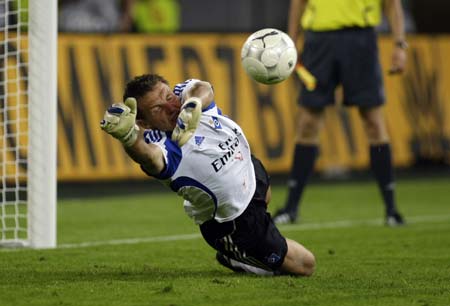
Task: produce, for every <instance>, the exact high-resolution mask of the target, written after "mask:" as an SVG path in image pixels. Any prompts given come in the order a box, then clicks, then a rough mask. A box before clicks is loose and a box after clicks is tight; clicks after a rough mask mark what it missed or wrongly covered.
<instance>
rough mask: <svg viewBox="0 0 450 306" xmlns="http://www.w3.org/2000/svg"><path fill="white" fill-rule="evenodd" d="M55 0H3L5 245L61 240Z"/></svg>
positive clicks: (1, 226) (0, 225) (0, 168)
mask: <svg viewBox="0 0 450 306" xmlns="http://www.w3.org/2000/svg"><path fill="white" fill-rule="evenodd" d="M56 2H57V1H55V0H39V1H36V0H0V36H1V38H2V41H1V45H0V176H1V181H0V201H1V204H0V247H2V246H28V247H35V248H50V247H55V246H56V116H57V110H56V58H57V48H56V46H57V27H56V24H57V22H56Z"/></svg>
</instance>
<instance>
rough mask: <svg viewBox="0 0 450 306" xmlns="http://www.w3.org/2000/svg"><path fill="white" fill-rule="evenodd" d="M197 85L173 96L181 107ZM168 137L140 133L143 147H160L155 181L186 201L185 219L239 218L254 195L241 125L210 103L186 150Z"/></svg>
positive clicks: (182, 87)
mask: <svg viewBox="0 0 450 306" xmlns="http://www.w3.org/2000/svg"><path fill="white" fill-rule="evenodd" d="M196 81H197V80H188V81H186V82H184V83H182V84H178V85H177V86H175V88H174V93H175V94H176V95H178V96H180V97H181V99H182V101H183V100H184V94H183V93H184V92H185V91H186V90H189V88H190V87H191V86H192V85H193V84H194V83H195V82H196ZM170 136H171V133H165V132H161V131H159V130H146V131H145V132H144V137H145V141H146V142H147V143H153V144H156V145H158V146H159V147H160V148H161V149H162V151H163V153H164V157H165V161H166V168H165V169H164V170H163V171H162V172H161V173H160V174H159V175H155V177H156V178H157V179H160V180H162V181H163V182H164V183H165V184H167V185H168V186H169V187H170V188H171V189H172V190H173V191H175V192H177V193H178V195H180V196H182V197H183V198H184V199H185V201H184V209H185V211H186V213H187V214H188V215H189V216H190V217H191V218H193V219H194V220H195V222H196V223H197V224H202V223H203V222H205V221H207V220H210V219H212V218H214V219H216V220H217V221H218V222H226V221H230V220H233V219H235V218H237V217H238V216H239V215H241V214H242V212H243V211H244V210H245V209H246V208H247V206H248V204H249V203H250V200H251V199H252V197H253V194H254V193H255V189H256V179H255V171H254V168H253V163H252V160H251V155H250V148H249V144H248V142H247V139H246V138H245V135H244V133H243V132H242V130H241V128H240V127H239V125H238V124H237V123H235V122H234V121H233V120H231V119H229V118H227V117H225V116H223V115H222V112H221V111H220V110H219V109H218V108H217V106H216V104H215V102H212V103H211V105H210V106H209V107H208V108H207V109H204V110H203V112H202V116H201V119H200V123H199V125H198V127H197V129H196V131H195V134H194V136H193V137H192V138H191V139H190V140H189V141H188V142H187V143H186V144H185V145H183V146H182V147H181V148H180V147H178V146H177V144H176V143H175V142H173V141H172V140H171V139H170Z"/></svg>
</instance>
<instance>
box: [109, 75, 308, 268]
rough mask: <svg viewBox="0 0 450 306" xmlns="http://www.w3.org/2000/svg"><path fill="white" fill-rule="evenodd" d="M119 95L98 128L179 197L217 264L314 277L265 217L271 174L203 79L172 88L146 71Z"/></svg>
mask: <svg viewBox="0 0 450 306" xmlns="http://www.w3.org/2000/svg"><path fill="white" fill-rule="evenodd" d="M123 98H124V101H125V102H124V104H122V103H118V104H113V105H112V106H111V107H110V108H108V110H107V111H106V112H105V116H104V119H103V120H102V122H101V127H102V129H103V130H104V131H106V132H107V133H109V134H111V135H112V136H113V137H115V138H117V139H118V140H120V141H121V142H122V145H123V146H124V148H125V150H126V152H127V153H128V155H129V156H130V157H131V158H132V159H133V160H134V161H136V162H137V163H139V164H140V166H141V168H142V170H143V171H144V172H145V173H147V174H148V175H149V176H153V177H155V178H156V179H158V180H161V181H162V182H163V183H164V184H165V185H167V186H168V187H169V188H171V189H172V190H173V191H174V192H176V193H177V194H178V195H180V196H182V197H183V198H184V209H185V212H186V213H187V214H188V215H189V216H190V217H191V218H193V219H194V221H195V223H197V224H198V225H199V226H200V231H201V233H202V235H203V237H204V239H205V240H206V242H207V243H208V244H209V245H210V246H211V247H213V248H214V249H215V250H216V251H217V253H216V259H217V261H218V262H219V263H220V264H222V265H224V266H225V267H227V268H229V269H231V270H233V271H236V272H248V273H255V274H258V275H279V274H292V275H303V276H309V275H311V274H312V273H313V271H314V266H315V259H314V255H313V254H312V253H311V252H310V251H308V250H307V249H306V248H305V247H303V246H302V245H300V244H299V243H297V242H295V241H293V240H289V239H286V238H284V237H283V236H281V234H280V232H279V231H278V229H277V228H276V227H275V225H274V223H273V221H272V219H271V217H270V215H269V214H268V213H267V212H266V209H267V204H268V202H269V200H270V185H269V176H268V175H267V173H266V171H265V169H264V167H263V165H262V164H261V162H260V161H259V160H258V159H256V158H255V157H254V156H252V155H251V152H250V147H249V144H248V142H247V139H246V138H245V135H244V133H243V131H242V129H241V128H240V127H239V125H237V124H236V123H235V122H234V121H232V120H231V119H229V118H227V117H225V116H223V115H222V112H221V111H220V109H219V108H218V107H217V106H216V104H215V101H214V91H213V89H212V86H211V85H210V84H209V83H208V82H204V81H199V80H187V81H186V82H184V83H180V84H178V85H176V86H175V88H174V89H173V91H172V90H171V88H170V87H169V85H168V82H167V81H166V80H165V79H164V78H163V77H161V76H159V75H155V74H146V75H142V76H138V77H136V78H134V79H133V80H132V81H130V82H129V83H128V84H127V85H126V88H125V93H124V96H123Z"/></svg>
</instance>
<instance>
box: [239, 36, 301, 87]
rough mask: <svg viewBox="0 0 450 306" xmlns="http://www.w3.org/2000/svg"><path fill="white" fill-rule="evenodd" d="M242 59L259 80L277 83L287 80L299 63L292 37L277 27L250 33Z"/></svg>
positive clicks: (265, 82)
mask: <svg viewBox="0 0 450 306" xmlns="http://www.w3.org/2000/svg"><path fill="white" fill-rule="evenodd" d="M241 61H242V66H243V67H244V70H245V71H246V72H247V74H248V75H249V76H250V77H251V78H252V79H254V80H255V81H257V82H260V83H263V84H276V83H279V82H281V81H284V80H286V79H287V78H288V77H289V75H290V74H291V73H292V71H293V70H294V68H295V65H296V63H297V49H296V47H295V44H294V42H293V41H292V39H291V38H290V37H289V36H288V35H287V34H286V33H284V32H283V31H280V30H277V29H262V30H259V31H257V32H255V33H253V34H252V35H250V36H249V37H248V38H247V40H246V41H245V43H244V45H243V46H242V50H241Z"/></svg>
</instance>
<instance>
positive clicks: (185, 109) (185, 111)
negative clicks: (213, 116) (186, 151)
mask: <svg viewBox="0 0 450 306" xmlns="http://www.w3.org/2000/svg"><path fill="white" fill-rule="evenodd" d="M201 115H202V101H201V100H200V99H199V98H196V97H191V98H189V99H187V100H186V102H184V103H183V105H182V106H181V111H180V114H179V115H178V118H177V124H176V125H175V128H174V129H173V132H172V140H173V141H175V142H176V143H178V146H180V147H181V146H183V145H184V144H185V143H186V142H187V141H188V140H189V139H191V137H192V135H194V132H195V130H196V129H197V126H198V124H199V122H200V117H201Z"/></svg>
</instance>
